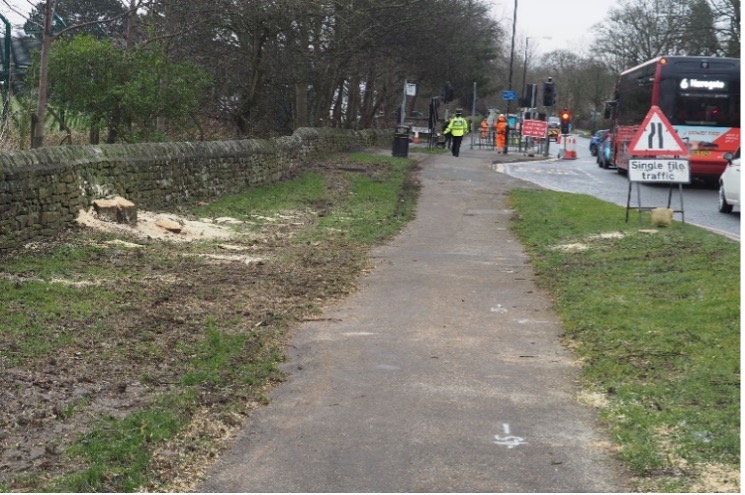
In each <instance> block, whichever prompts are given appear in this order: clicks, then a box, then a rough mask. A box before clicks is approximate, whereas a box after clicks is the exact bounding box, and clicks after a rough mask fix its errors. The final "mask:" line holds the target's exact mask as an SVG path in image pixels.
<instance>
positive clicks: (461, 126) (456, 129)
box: [445, 117, 468, 136]
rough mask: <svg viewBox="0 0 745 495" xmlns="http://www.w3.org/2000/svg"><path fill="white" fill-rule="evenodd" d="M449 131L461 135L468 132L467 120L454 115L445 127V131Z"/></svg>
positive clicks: (454, 134)
mask: <svg viewBox="0 0 745 495" xmlns="http://www.w3.org/2000/svg"><path fill="white" fill-rule="evenodd" d="M448 132H449V133H451V134H452V135H453V136H463V135H464V134H465V133H467V132H468V121H467V120H466V119H464V118H463V117H455V118H454V119H453V120H451V121H450V125H449V126H448V128H447V129H445V133H446V134H447V133H448Z"/></svg>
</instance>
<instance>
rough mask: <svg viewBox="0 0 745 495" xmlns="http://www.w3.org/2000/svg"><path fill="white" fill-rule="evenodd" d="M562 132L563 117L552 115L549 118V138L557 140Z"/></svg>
mask: <svg viewBox="0 0 745 495" xmlns="http://www.w3.org/2000/svg"><path fill="white" fill-rule="evenodd" d="M560 132H561V119H559V117H554V116H551V117H549V118H548V140H549V141H556V138H557V137H559V133H560Z"/></svg>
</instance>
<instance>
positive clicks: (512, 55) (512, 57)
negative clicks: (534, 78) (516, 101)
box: [507, 0, 517, 113]
mask: <svg viewBox="0 0 745 495" xmlns="http://www.w3.org/2000/svg"><path fill="white" fill-rule="evenodd" d="M516 27H517V0H515V10H514V11H513V14H512V45H511V46H510V75H509V78H508V80H507V89H508V90H510V91H512V66H513V64H514V61H515V28H516ZM511 104H512V100H507V113H509V112H510V106H511Z"/></svg>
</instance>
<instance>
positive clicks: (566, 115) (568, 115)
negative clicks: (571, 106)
mask: <svg viewBox="0 0 745 495" xmlns="http://www.w3.org/2000/svg"><path fill="white" fill-rule="evenodd" d="M559 119H560V120H561V133H562V134H569V122H570V121H571V120H572V112H570V111H569V110H567V109H566V108H565V109H564V110H562V111H561V114H560V115H559Z"/></svg>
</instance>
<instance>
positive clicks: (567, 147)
mask: <svg viewBox="0 0 745 495" xmlns="http://www.w3.org/2000/svg"><path fill="white" fill-rule="evenodd" d="M564 141H565V142H564V160H576V159H577V150H576V147H577V138H576V137H574V136H567V137H565V138H564Z"/></svg>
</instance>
